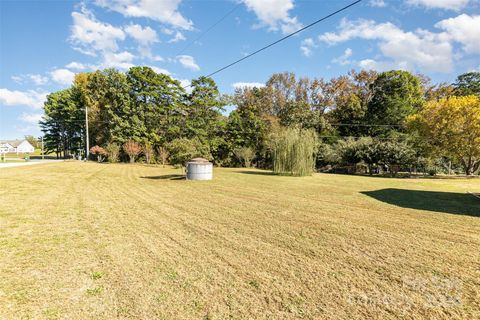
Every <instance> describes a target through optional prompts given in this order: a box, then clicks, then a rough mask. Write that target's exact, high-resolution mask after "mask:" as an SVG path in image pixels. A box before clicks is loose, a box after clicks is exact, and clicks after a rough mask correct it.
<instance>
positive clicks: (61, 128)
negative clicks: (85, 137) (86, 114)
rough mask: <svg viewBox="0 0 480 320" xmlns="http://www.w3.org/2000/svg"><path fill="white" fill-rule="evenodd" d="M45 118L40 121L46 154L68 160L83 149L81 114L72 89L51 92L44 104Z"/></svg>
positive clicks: (77, 100) (76, 96) (77, 98)
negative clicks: (52, 153)
mask: <svg viewBox="0 0 480 320" xmlns="http://www.w3.org/2000/svg"><path fill="white" fill-rule="evenodd" d="M44 112H45V117H44V119H43V120H42V121H40V127H41V129H42V131H43V132H44V143H45V151H46V153H49V152H55V153H56V154H57V157H59V156H60V155H61V154H62V155H63V157H65V158H68V157H70V156H71V154H72V153H75V152H76V151H78V150H80V149H82V148H83V143H82V132H83V130H84V120H83V112H82V109H81V107H80V102H79V97H78V95H76V92H75V91H74V90H72V89H65V90H61V91H57V92H53V93H51V94H49V95H48V96H47V100H46V101H45V104H44Z"/></svg>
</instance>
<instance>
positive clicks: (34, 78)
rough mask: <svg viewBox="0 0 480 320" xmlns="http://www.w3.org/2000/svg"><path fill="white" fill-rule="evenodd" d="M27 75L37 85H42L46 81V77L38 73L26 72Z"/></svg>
mask: <svg viewBox="0 0 480 320" xmlns="http://www.w3.org/2000/svg"><path fill="white" fill-rule="evenodd" d="M27 77H28V78H29V79H30V80H32V82H33V83H35V84H36V85H38V86H41V85H44V84H46V83H47V82H48V77H44V76H42V75H39V74H28V75H27Z"/></svg>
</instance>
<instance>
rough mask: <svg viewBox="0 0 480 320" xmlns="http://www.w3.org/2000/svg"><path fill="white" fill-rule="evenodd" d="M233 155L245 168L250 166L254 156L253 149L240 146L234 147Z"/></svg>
mask: <svg viewBox="0 0 480 320" xmlns="http://www.w3.org/2000/svg"><path fill="white" fill-rule="evenodd" d="M234 152H235V155H236V156H237V158H238V159H239V160H240V162H241V163H243V164H244V165H245V167H246V168H250V166H251V164H252V160H253V158H254V157H255V150H253V149H252V148H249V147H240V148H237V149H235V151H234Z"/></svg>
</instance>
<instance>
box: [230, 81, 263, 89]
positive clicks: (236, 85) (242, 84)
mask: <svg viewBox="0 0 480 320" xmlns="http://www.w3.org/2000/svg"><path fill="white" fill-rule="evenodd" d="M232 87H234V88H235V89H243V88H263V87H265V84H264V83H260V82H235V83H234V84H232Z"/></svg>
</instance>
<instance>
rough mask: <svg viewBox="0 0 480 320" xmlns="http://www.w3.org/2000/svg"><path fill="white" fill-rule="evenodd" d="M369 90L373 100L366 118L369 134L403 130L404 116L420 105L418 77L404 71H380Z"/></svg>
mask: <svg viewBox="0 0 480 320" xmlns="http://www.w3.org/2000/svg"><path fill="white" fill-rule="evenodd" d="M371 90H372V100H371V101H370V103H369V104H368V110H367V116H366V118H367V121H368V124H369V125H372V127H371V130H370V134H372V135H378V134H381V133H386V132H389V131H392V130H402V129H403V126H404V124H405V120H406V118H407V117H408V116H409V115H412V114H414V113H416V112H417V111H418V110H420V108H421V107H422V105H423V94H422V89H421V88H420V82H419V79H418V78H417V77H415V76H414V75H412V74H411V73H409V72H407V71H401V70H394V71H388V72H384V73H381V74H380V75H379V76H378V78H377V79H376V80H375V81H374V82H373V84H372V87H371ZM396 126H399V127H396Z"/></svg>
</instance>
